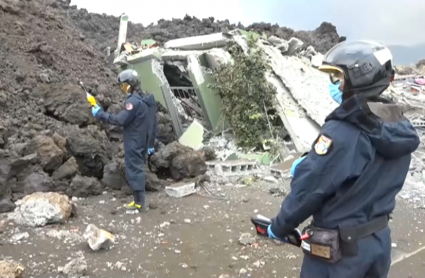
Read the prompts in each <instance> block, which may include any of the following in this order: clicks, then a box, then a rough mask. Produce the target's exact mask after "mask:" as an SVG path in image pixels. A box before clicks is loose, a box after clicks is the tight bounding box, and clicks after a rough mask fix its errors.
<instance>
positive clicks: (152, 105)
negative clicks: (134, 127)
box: [143, 92, 157, 156]
mask: <svg viewBox="0 0 425 278" xmlns="http://www.w3.org/2000/svg"><path fill="white" fill-rule="evenodd" d="M143 100H144V101H145V102H146V104H147V105H148V122H149V124H148V126H149V127H148V139H147V150H148V156H151V155H153V154H154V153H155V138H156V133H157V132H156V131H157V121H156V112H157V105H156V101H155V97H154V96H153V95H152V94H149V93H144V92H143Z"/></svg>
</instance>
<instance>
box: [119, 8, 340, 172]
mask: <svg viewBox="0 0 425 278" xmlns="http://www.w3.org/2000/svg"><path fill="white" fill-rule="evenodd" d="M127 21H128V18H127V17H126V16H123V17H122V20H121V25H120V35H119V40H118V47H117V49H119V50H120V51H116V52H115V53H114V56H115V58H114V64H115V65H116V66H117V67H118V68H119V70H124V69H129V68H131V69H134V70H136V71H137V72H138V73H139V75H140V78H141V84H142V89H143V90H144V91H148V92H150V93H152V94H153V95H154V96H155V99H156V100H157V101H158V102H160V103H161V104H162V105H163V106H164V107H165V108H167V110H168V112H169V114H170V116H171V118H172V119H173V128H174V131H175V133H176V135H177V137H179V138H180V140H179V141H180V142H181V143H182V144H184V145H188V146H191V147H193V148H195V149H197V148H200V147H201V146H202V142H203V141H204V142H205V139H207V138H209V137H208V135H210V136H211V135H214V134H218V133H220V132H223V131H224V130H226V129H227V128H228V127H229V126H228V124H227V123H226V122H225V120H223V115H222V114H221V99H220V96H219V94H218V92H216V91H215V90H214V89H212V88H210V86H209V84H211V83H212V82H214V79H213V77H212V72H213V69H215V68H217V67H219V66H220V65H222V64H228V63H231V62H232V57H231V55H230V53H229V52H227V51H226V48H225V47H226V45H227V44H228V42H229V41H233V42H236V43H237V44H238V45H239V46H240V47H241V48H242V49H243V50H244V51H247V49H248V43H247V37H248V35H252V34H250V32H247V31H242V30H233V31H230V32H227V33H216V34H211V35H204V36H197V37H189V38H182V39H176V40H171V41H168V42H166V43H165V45H164V46H163V47H158V46H157V45H156V44H155V42H154V41H149V40H144V41H143V42H141V43H140V46H132V45H131V44H129V43H125V32H126V31H125V29H126V22H127ZM256 36H257V37H259V38H258V40H257V46H258V47H259V48H261V49H262V50H263V51H264V53H265V54H266V55H267V59H268V63H269V65H270V66H271V69H272V70H271V71H270V72H268V73H267V74H266V79H267V81H268V82H270V84H273V85H274V87H275V88H276V90H277V95H276V100H275V105H274V106H275V107H274V108H275V110H276V111H277V114H278V115H279V117H280V119H281V122H282V123H283V125H284V129H285V131H286V134H287V135H288V136H289V137H290V140H289V142H288V143H287V144H283V145H282V152H281V153H283V154H284V156H286V155H289V154H290V153H294V152H296V153H302V152H305V151H308V150H309V149H310V147H311V143H312V141H313V140H314V138H315V137H316V136H317V134H318V132H319V130H320V126H321V125H322V124H323V121H324V119H325V117H326V115H327V113H328V111H329V110H332V109H333V108H335V107H336V104H335V103H334V102H333V100H332V99H331V97H330V96H329V93H328V82H329V81H328V80H329V79H328V76H327V75H326V74H324V73H322V72H320V71H319V70H317V69H316V68H315V67H318V66H319V65H320V64H321V62H322V59H323V55H321V54H320V53H317V52H316V51H314V49H313V48H312V47H308V48H307V49H304V50H303V42H302V41H300V40H299V39H296V38H292V39H291V40H289V41H285V40H283V39H280V38H277V37H273V36H272V37H270V38H268V39H267V38H263V37H260V36H259V35H256ZM294 55H297V56H294ZM314 66H315V67H314ZM189 126H190V128H189ZM186 133H188V134H186ZM195 137H196V138H197V139H195ZM195 140H197V141H196V142H195ZM287 141H288V140H287ZM281 160H282V159H281ZM262 162H265V164H268V163H267V162H270V161H262Z"/></svg>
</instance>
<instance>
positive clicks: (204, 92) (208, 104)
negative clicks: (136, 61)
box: [190, 54, 227, 133]
mask: <svg viewBox="0 0 425 278" xmlns="http://www.w3.org/2000/svg"><path fill="white" fill-rule="evenodd" d="M199 62H200V65H201V66H204V67H209V65H208V62H207V60H206V59H205V54H202V55H200V56H199ZM203 77H204V82H203V83H202V84H198V83H197V82H196V78H195V76H194V75H193V73H192V72H190V78H191V80H192V84H193V86H194V87H195V88H197V89H198V90H199V92H200V94H201V98H202V100H201V101H202V103H201V105H202V106H203V109H205V111H206V112H207V114H208V119H209V122H210V124H211V127H212V131H213V132H214V133H218V132H221V131H223V128H227V126H226V125H224V126H223V119H221V115H222V113H221V98H220V96H219V94H218V92H217V91H216V90H214V89H210V88H208V84H211V83H212V82H214V79H213V77H212V76H211V75H209V74H205V73H203Z"/></svg>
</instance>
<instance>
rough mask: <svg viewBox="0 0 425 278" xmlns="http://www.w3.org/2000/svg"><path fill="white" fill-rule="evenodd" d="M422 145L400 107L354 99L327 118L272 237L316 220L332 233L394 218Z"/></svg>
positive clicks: (355, 97) (287, 198) (302, 163)
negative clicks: (415, 154)
mask: <svg viewBox="0 0 425 278" xmlns="http://www.w3.org/2000/svg"><path fill="white" fill-rule="evenodd" d="M371 110H372V111H373V113H372V111H371ZM323 136H324V137H323ZM320 138H321V139H320ZM323 138H324V139H325V140H324V141H323ZM326 138H327V139H329V140H326ZM323 142H325V143H323ZM418 145H419V137H418V135H417V133H416V130H415V128H414V127H413V126H412V125H411V123H410V122H409V121H408V120H407V119H406V118H405V117H404V116H402V113H401V110H400V109H399V108H398V107H396V106H395V105H393V104H380V103H371V104H370V103H366V102H365V100H364V99H363V98H362V97H360V96H357V95H355V96H353V97H351V98H350V99H348V100H346V101H345V102H344V103H343V104H342V105H341V106H339V107H338V108H336V109H335V110H334V111H333V112H332V113H331V114H330V115H329V116H328V117H327V119H326V121H325V124H324V125H323V127H322V129H321V132H320V135H319V137H318V139H317V140H316V142H315V143H314V144H313V148H312V150H311V151H310V152H309V153H308V155H307V157H306V158H305V159H304V160H303V161H302V162H301V163H300V164H299V165H298V166H297V169H296V171H295V174H294V177H293V179H292V182H291V192H290V194H289V195H288V196H287V197H286V198H285V200H284V201H283V204H282V206H281V209H280V212H279V214H278V216H277V217H276V218H275V219H274V220H273V223H272V227H271V229H272V232H273V233H274V234H275V235H276V236H278V237H283V236H285V235H287V234H288V233H289V232H290V231H292V230H293V229H294V228H296V227H297V226H298V225H299V224H301V223H302V222H303V221H305V220H306V219H307V218H308V217H309V216H311V215H313V220H314V223H315V225H316V226H318V227H322V228H329V229H334V228H337V227H338V226H340V227H341V226H351V225H357V224H362V223H365V222H368V221H370V220H371V219H373V218H375V217H378V216H382V215H389V214H390V213H391V212H392V211H393V209H394V207H395V197H396V195H397V193H398V192H399V191H400V190H401V188H402V187H403V184H404V181H405V178H406V175H407V173H408V169H409V165H410V160H411V153H412V152H414V151H415V150H416V149H417V147H418ZM318 153H319V154H318Z"/></svg>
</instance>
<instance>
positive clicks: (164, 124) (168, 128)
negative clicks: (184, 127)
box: [156, 111, 177, 145]
mask: <svg viewBox="0 0 425 278" xmlns="http://www.w3.org/2000/svg"><path fill="white" fill-rule="evenodd" d="M156 115H157V117H156V118H157V135H156V139H157V140H158V141H159V142H161V143H163V144H165V145H167V144H169V143H171V142H173V141H176V140H177V136H176V134H175V133H174V130H173V124H172V120H171V117H170V116H169V115H168V114H167V113H166V112H161V111H159V112H158V113H157V114H156Z"/></svg>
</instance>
